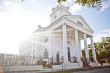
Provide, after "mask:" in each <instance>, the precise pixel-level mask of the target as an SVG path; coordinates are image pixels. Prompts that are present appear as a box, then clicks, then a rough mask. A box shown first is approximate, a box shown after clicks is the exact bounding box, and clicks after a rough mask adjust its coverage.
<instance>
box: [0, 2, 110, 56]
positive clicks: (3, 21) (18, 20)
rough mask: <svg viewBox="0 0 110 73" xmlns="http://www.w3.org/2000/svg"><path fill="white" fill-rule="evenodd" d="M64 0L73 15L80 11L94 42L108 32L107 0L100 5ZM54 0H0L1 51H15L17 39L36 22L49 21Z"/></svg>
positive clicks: (16, 52)
mask: <svg viewBox="0 0 110 73" xmlns="http://www.w3.org/2000/svg"><path fill="white" fill-rule="evenodd" d="M74 1H75V0H67V2H66V3H62V4H63V5H64V6H68V7H69V8H70V12H71V13H72V15H82V17H83V18H84V19H85V21H86V22H87V23H88V24H89V26H90V27H91V28H92V29H93V30H94V34H93V36H94V42H98V41H100V37H104V36H105V37H107V36H108V37H109V36H110V0H102V8H101V9H100V10H97V8H87V7H86V6H85V7H82V6H79V5H78V4H75V3H74ZM57 5H58V3H57V0H24V1H23V2H22V1H21V0H0V53H9V54H18V53H19V43H20V42H21V41H22V40H24V39H26V38H27V37H28V36H29V35H30V34H32V33H33V32H34V31H35V30H36V29H37V26H38V25H41V26H43V27H46V26H48V25H49V24H50V14H51V13H52V8H54V7H55V6H57Z"/></svg>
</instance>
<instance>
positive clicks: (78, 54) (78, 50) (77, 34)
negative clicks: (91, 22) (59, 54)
mask: <svg viewBox="0 0 110 73" xmlns="http://www.w3.org/2000/svg"><path fill="white" fill-rule="evenodd" d="M62 28H63V29H62V30H63V55H64V60H67V61H68V51H67V34H68V33H67V31H68V30H69V29H67V25H66V24H63V25H62ZM71 31H73V32H74V34H73V36H74V37H75V49H76V59H77V60H78V61H79V60H81V47H80V44H79V42H80V40H79V39H84V46H85V53H86V61H88V62H89V61H90V60H89V52H88V44H87V38H88V37H90V39H91V44H92V52H93V59H94V61H97V59H96V54H95V48H94V43H93V36H91V35H87V34H86V33H84V32H81V31H80V30H79V29H74V28H73V30H70V31H68V32H71ZM68 36H71V34H70V35H69V34H68Z"/></svg>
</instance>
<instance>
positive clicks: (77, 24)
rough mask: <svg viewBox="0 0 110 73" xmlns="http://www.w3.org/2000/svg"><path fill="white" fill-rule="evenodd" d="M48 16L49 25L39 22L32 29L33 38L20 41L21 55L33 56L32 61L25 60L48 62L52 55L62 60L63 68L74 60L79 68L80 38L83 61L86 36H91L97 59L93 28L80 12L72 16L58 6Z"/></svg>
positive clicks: (80, 63)
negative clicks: (35, 27) (39, 23)
mask: <svg viewBox="0 0 110 73" xmlns="http://www.w3.org/2000/svg"><path fill="white" fill-rule="evenodd" d="M50 18H51V23H50V25H48V26H47V27H42V26H41V25H38V29H37V30H35V31H34V32H33V37H32V38H31V39H27V40H24V41H22V42H21V43H20V49H19V54H20V55H21V56H27V57H28V56H31V57H34V58H33V61H32V60H30V61H28V62H31V63H33V64H34V63H36V62H37V61H38V59H37V58H42V60H43V61H47V63H49V58H53V62H63V63H64V64H65V66H66V68H67V67H70V66H68V65H72V64H74V60H76V61H77V63H79V67H82V61H81V57H82V52H81V42H80V41H81V40H82V39H83V40H84V48H85V54H86V60H87V61H88V63H89V62H90V60H89V52H88V45H87V38H90V39H91V45H92V53H93V59H94V61H95V62H97V59H96V54H95V48H94V42H93V32H94V31H93V30H92V29H91V27H90V26H89V25H88V24H87V22H86V21H85V20H84V18H83V17H82V16H81V15H72V14H71V13H70V12H69V8H68V7H65V6H63V5H57V6H56V7H55V8H52V14H51V15H50Z"/></svg>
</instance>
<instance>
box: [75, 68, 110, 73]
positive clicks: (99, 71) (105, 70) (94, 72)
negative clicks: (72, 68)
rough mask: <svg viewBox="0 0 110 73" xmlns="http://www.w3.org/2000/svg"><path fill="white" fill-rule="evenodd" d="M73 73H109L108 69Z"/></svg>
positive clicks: (109, 69)
mask: <svg viewBox="0 0 110 73" xmlns="http://www.w3.org/2000/svg"><path fill="white" fill-rule="evenodd" d="M74 73H110V68H102V69H92V70H87V71H79V72H74Z"/></svg>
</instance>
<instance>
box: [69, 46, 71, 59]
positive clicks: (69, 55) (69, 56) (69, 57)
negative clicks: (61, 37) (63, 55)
mask: <svg viewBox="0 0 110 73" xmlns="http://www.w3.org/2000/svg"><path fill="white" fill-rule="evenodd" d="M70 58H71V57H70V48H69V47H68V61H70Z"/></svg>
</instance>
